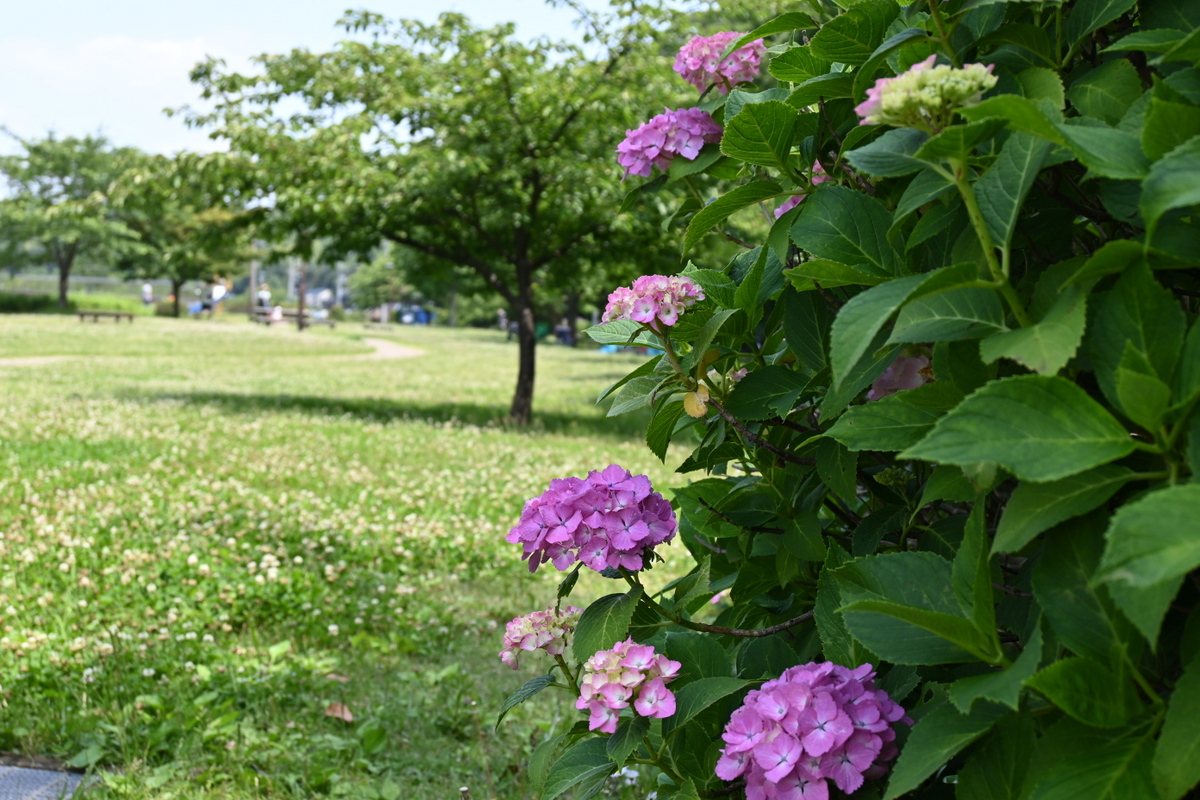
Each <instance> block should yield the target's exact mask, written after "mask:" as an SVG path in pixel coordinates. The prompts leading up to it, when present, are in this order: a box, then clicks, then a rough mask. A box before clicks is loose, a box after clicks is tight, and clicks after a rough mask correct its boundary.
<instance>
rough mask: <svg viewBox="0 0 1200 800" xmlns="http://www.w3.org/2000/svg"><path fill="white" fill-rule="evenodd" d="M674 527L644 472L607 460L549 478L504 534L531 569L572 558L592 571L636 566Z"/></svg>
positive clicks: (667, 508)
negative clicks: (579, 474)
mask: <svg viewBox="0 0 1200 800" xmlns="http://www.w3.org/2000/svg"><path fill="white" fill-rule="evenodd" d="M678 527H679V525H678V522H677V520H676V519H675V511H674V510H673V509H672V508H671V504H670V503H669V502H667V501H666V500H665V499H664V498H663V496H662V495H661V494H659V493H658V492H655V491H652V487H651V485H650V479H649V478H647V477H646V476H645V475H633V474H631V473H630V472H629V470H627V469H624V468H623V467H620V466H618V465H616V464H612V465H610V466H608V467H606V468H605V469H603V470H592V471H591V472H589V473H588V476H587V478H560V479H555V480H553V481H551V482H550V488H549V489H547V490H546V491H545V492H543V493H542V494H540V495H538V496H537V497H535V498H533V499H532V500H530V501H529V502H528V503H526V504H525V510H524V511H522V512H521V519H520V521H518V522H517V524H516V525H515V526H513V528H512V530H510V531H509V532H508V536H507V537H505V538H506V539H507V541H509V542H510V543H512V544H518V543H519V544H521V545H522V547H523V549H524V555H523V558H524V559H526V560H527V561H528V562H529V571H530V572H533V571H535V570H536V569H537V568H538V567H539V566H540V565H542V564H544V563H546V562H547V561H549V562H551V563H552V564H554V566H555V568H556V569H559V570H565V569H567V568H569V567H570V566H571V565H572V564H574V563H575V562H577V561H580V562H583V564H584V565H585V566H587V567H589V568H591V569H594V570H596V571H597V572H603V571H604V570H606V569H615V568H617V567H624V568H625V569H629V570H638V569H641V568H642V566H643V564H644V563H645V559H646V555H647V553H648V552H649V551H651V550H653V548H654V547H655V545H659V544H663V543H665V542H668V541H670V540H671V539H672V538H673V537H674V536H675V532H676V530H678ZM506 663H507V662H506Z"/></svg>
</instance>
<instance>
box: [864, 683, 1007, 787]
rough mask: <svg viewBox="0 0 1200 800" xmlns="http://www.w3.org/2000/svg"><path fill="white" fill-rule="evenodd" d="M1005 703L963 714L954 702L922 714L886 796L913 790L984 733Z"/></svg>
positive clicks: (983, 704) (981, 705)
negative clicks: (955, 706) (953, 704)
mask: <svg viewBox="0 0 1200 800" xmlns="http://www.w3.org/2000/svg"><path fill="white" fill-rule="evenodd" d="M1006 712H1007V709H1006V708H1004V706H999V705H994V704H992V703H981V704H979V705H978V706H976V707H975V709H974V710H973V711H972V712H971V713H970V714H961V713H959V711H958V709H956V708H954V706H952V705H950V704H946V705H943V706H940V707H938V708H935V709H933V710H932V711H930V712H929V713H928V714H926V715H925V716H924V717H922V718H921V720H920V721H919V722H917V724H916V725H915V726H913V729H912V733H911V734H909V737H908V741H907V742H905V744H904V750H903V751H901V753H900V758H899V759H897V761H896V766H895V767H894V768H893V769H892V777H891V779H890V780H889V781H888V787H887V794H885V795H884V800H893V798H896V797H900V796H901V795H902V794H905V793H907V792H910V791H912V790H913V789H915V788H917V787H918V786H920V785H921V783H922V782H923V781H924V780H925V779H926V778H928V777H929V776H930V775H932V774H933V773H934V772H936V771H937V770H938V768H939V767H941V766H942V765H943V764H945V763H946V762H947V761H949V760H950V759H951V758H953V757H954V756H955V754H957V753H958V752H959V751H961V750H962V749H963V748H964V747H966V746H967V745H969V744H970V743H971V742H973V741H975V740H976V739H978V738H979V737H980V736H983V735H984V734H985V733H987V732H988V730H989V729H990V728H991V727H992V726H993V725H995V724H996V722H997V721H999V720H1000V718H1001V717H1003V716H1004V715H1005V713H1006Z"/></svg>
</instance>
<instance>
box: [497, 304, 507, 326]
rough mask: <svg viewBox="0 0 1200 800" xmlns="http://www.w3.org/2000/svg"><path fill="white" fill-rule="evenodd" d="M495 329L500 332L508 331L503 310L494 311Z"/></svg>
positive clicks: (505, 312) (505, 313)
mask: <svg viewBox="0 0 1200 800" xmlns="http://www.w3.org/2000/svg"><path fill="white" fill-rule="evenodd" d="M496 327H497V328H499V329H500V330H502V331H507V330H508V312H507V311H505V310H504V309H503V308H498V309H496Z"/></svg>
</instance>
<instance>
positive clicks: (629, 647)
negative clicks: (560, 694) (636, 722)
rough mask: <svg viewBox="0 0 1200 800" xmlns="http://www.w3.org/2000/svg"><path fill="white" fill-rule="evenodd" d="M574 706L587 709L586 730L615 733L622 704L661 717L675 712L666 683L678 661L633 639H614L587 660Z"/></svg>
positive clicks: (673, 673)
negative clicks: (609, 646)
mask: <svg viewBox="0 0 1200 800" xmlns="http://www.w3.org/2000/svg"><path fill="white" fill-rule="evenodd" d="M583 666H584V675H583V678H581V679H580V681H579V699H578V700H577V701H575V707H576V708H578V709H580V710H586V711H588V712H589V716H588V730H593V731H603V732H604V733H615V732H616V730H617V719H618V717H619V716H620V711H621V709H623V708H629V701H630V700H632V701H633V710H634V711H635V712H636V713H638V714H640V715H642V716H643V717H658V718H659V719H662V718H664V717H669V716H671V715H672V714H674V713H675V695H674V694H673V693H672V692H671V690H670V689H668V688H667V684H668V683H670V682H671V681H672V680H674V678H675V676H676V675H678V674H679V662H678V661H672V660H671V659H669V658H667V657H666V656H664V655H659V654H657V653H655V652H654V648H653V647H651V646H650V645H648V644H638V643H636V642H635V641H633V639H626V640H625V641H623V642H617V643H616V644H615V645H613V648H612V649H611V650H601V651H600V652H598V653H596V654H595V655H593V656H592V657H591V658H589V659H588V660H587V663H585V664H584V665H583Z"/></svg>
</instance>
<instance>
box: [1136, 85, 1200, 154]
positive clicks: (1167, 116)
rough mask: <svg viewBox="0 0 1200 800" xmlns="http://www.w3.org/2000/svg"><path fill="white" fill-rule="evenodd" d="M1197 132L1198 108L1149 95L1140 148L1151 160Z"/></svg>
mask: <svg viewBox="0 0 1200 800" xmlns="http://www.w3.org/2000/svg"><path fill="white" fill-rule="evenodd" d="M1196 135H1200V108H1197V107H1196V106H1193V105H1187V104H1185V103H1173V102H1170V101H1168V100H1163V99H1161V98H1158V97H1151V98H1150V102H1149V104H1148V105H1147V106H1146V120H1145V124H1143V126H1142V149H1143V150H1145V151H1146V155H1147V156H1149V157H1150V160H1151V161H1157V160H1158V159H1160V158H1162V157H1163V156H1165V155H1166V154H1167V153H1169V152H1171V151H1172V150H1174V149H1175V148H1176V147H1179V146H1180V145H1182V144H1183V143H1185V142H1186V141H1187V140H1188V139H1191V138H1192V137H1193V136H1196Z"/></svg>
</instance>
